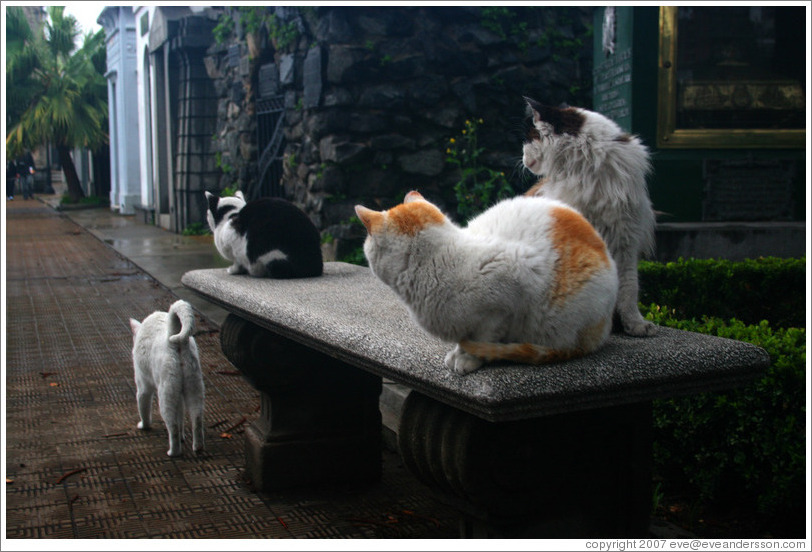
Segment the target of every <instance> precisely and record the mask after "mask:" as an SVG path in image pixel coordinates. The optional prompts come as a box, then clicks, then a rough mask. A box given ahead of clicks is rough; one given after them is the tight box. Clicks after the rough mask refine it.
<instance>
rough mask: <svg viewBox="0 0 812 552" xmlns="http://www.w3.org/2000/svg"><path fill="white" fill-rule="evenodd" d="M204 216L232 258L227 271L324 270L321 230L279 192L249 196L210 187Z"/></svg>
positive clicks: (301, 273)
mask: <svg viewBox="0 0 812 552" xmlns="http://www.w3.org/2000/svg"><path fill="white" fill-rule="evenodd" d="M206 200H207V201H208V203H209V209H208V211H207V212H206V219H207V220H208V223H209V227H210V228H211V231H212V232H213V233H214V245H215V246H216V247H217V251H218V252H219V253H220V255H222V256H223V257H224V258H225V259H227V260H229V261H231V262H232V263H233V264H232V265H231V266H230V267H229V268H228V273H229V274H244V273H246V272H247V273H248V274H250V275H251V276H255V277H267V278H309V277H312V276H321V274H322V271H323V269H324V263H323V262H322V256H321V238H320V236H319V231H318V230H317V229H316V227H315V225H314V224H313V222H312V221H311V220H310V219H309V218H308V216H307V215H306V214H305V213H304V212H303V211H302V210H301V209H299V208H298V207H296V206H295V205H293V204H292V203H290V202H289V201H286V200H284V199H281V198H262V199H256V200H254V201H248V202H246V201H245V197H244V196H243V194H242V192H239V191H238V192H237V193H236V195H234V196H231V197H217V196H215V195H213V194H210V193H209V192H206Z"/></svg>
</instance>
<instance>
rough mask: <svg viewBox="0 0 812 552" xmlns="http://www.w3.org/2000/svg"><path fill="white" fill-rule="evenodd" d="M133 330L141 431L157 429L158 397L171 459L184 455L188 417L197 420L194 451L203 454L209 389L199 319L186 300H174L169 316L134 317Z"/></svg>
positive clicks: (194, 422) (139, 426) (193, 429)
mask: <svg viewBox="0 0 812 552" xmlns="http://www.w3.org/2000/svg"><path fill="white" fill-rule="evenodd" d="M130 328H131V329H132V332H133V366H134V368H135V386H136V389H137V398H138V413H139V414H140V416H141V421H140V422H138V429H149V428H150V426H151V425H152V399H153V398H154V397H155V394H156V393H157V394H158V407H159V409H160V411H161V418H162V419H163V421H164V423H165V424H166V430H167V432H168V433H169V451H168V452H167V454H168V455H169V456H178V455H179V454H181V453H182V452H183V446H182V444H181V442H182V439H183V422H184V418H185V413H186V412H188V413H189V418H190V419H191V421H192V450H194V451H195V452H199V451H201V450H203V402H204V398H205V397H204V396H205V386H204V384H203V374H202V372H201V371H200V358H199V355H198V351H197V343H195V338H194V337H192V333H193V332H194V329H195V316H194V311H193V310H192V306H191V305H190V304H189V303H187V302H186V301H182V300H180V301H175V302H174V303H173V304H172V306H171V307H169V312H162V311H156V312H153V313H152V314H150V315H149V316H147V317H146V318H145V319H144V321H143V322H138V321H137V320H135V319H132V318H130Z"/></svg>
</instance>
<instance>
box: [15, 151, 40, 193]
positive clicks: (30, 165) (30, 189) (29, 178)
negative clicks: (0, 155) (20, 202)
mask: <svg viewBox="0 0 812 552" xmlns="http://www.w3.org/2000/svg"><path fill="white" fill-rule="evenodd" d="M35 172H36V170H35V169H34V156H32V155H31V152H30V151H29V152H27V153H26V154H25V155H24V156H23V157H22V158H20V159H19V160H17V174H18V175H19V178H20V187H21V188H22V191H23V199H28V198H33V197H34V173H35Z"/></svg>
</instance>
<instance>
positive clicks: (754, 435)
mask: <svg viewBox="0 0 812 552" xmlns="http://www.w3.org/2000/svg"><path fill="white" fill-rule="evenodd" d="M747 265H748V266H752V264H751V263H747ZM730 267H731V271H732V273H734V274H741V272H740V271H738V270H737V269H739V268H740V267H735V266H732V265H730ZM683 281H684V282H686V283H684V284H683V285H687V280H683ZM732 285H733V287H738V286H739V282H732ZM694 287H697V286H693V287H692V286H687V288H686V291H688V292H690V291H691V290H692V289H693V288H694ZM698 287H703V286H702V285H701V284H699V285H698ZM722 287H724V286H722ZM717 291H718V292H719V293H720V294H722V295H724V294H726V293H728V291H727V290H722V289H718V290H717ZM652 293H653V291H652ZM677 295H679V294H675V296H677ZM643 311H644V314H645V315H646V318H647V319H649V320H652V321H654V322H655V323H657V324H660V325H663V326H668V327H673V328H678V329H682V330H687V331H693V332H699V333H703V334H709V335H716V336H720V337H726V338H730V339H737V340H740V341H746V342H749V343H753V344H754V345H757V346H759V347H762V348H764V349H765V350H766V351H767V352H768V353H769V355H770V360H771V366H770V367H769V368H768V370H767V372H766V373H765V375H764V377H763V378H762V379H760V380H758V381H755V382H753V383H752V384H751V385H749V386H747V387H744V388H741V389H735V390H731V391H728V392H724V393H719V392H716V393H705V394H700V395H694V396H690V397H678V398H673V399H668V400H660V401H655V403H654V432H655V434H654V467H655V473H656V474H657V475H659V476H660V477H661V478H662V480H663V483H662V488H663V490H664V491H665V492H666V493H671V494H684V495H687V496H693V497H694V500H695V504H694V508H695V509H696V511H697V512H701V511H703V510H708V509H710V508H720V509H733V508H736V509H739V510H750V511H754V512H757V513H758V514H759V515H760V517H761V518H762V519H763V520H765V521H764V522H765V524H766V525H767V526H769V529H770V530H771V531H773V532H775V533H783V534H786V535H796V536H797V535H798V534H803V524H804V519H805V517H804V504H805V494H804V493H805V469H806V460H805V432H806V427H805V418H806V414H805V412H806V397H805V374H806V345H805V344H806V330H805V329H804V328H778V329H773V328H772V327H771V325H770V324H769V322H767V321H761V322H759V323H758V324H745V323H744V322H742V321H741V320H737V319H730V320H727V321H725V320H723V319H721V318H718V317H707V316H703V317H701V318H700V319H696V318H692V319H688V320H686V319H680V317H679V311H678V310H676V309H669V308H668V307H662V306H658V305H656V304H652V305H651V306H650V307H648V308H644V309H643ZM776 536H779V535H776Z"/></svg>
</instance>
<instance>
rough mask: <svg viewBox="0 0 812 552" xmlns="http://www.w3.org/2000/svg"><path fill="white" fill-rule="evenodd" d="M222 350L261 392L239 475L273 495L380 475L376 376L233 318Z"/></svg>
mask: <svg viewBox="0 0 812 552" xmlns="http://www.w3.org/2000/svg"><path fill="white" fill-rule="evenodd" d="M220 339H221V344H222V348H223V352H224V353H225V355H226V356H227V357H228V359H229V360H230V361H231V362H232V363H233V364H234V365H235V366H236V367H237V368H239V370H240V371H241V372H242V373H243V375H244V376H245V377H246V378H247V379H248V381H249V382H250V383H251V384H252V385H253V386H254V387H256V388H257V389H258V390H259V391H260V392H261V402H260V406H261V410H260V416H259V418H258V419H257V420H256V421H255V422H254V423H253V424H252V425H251V426H249V428H248V430H247V432H246V439H247V443H246V453H245V454H246V471H247V473H248V476H249V477H250V479H251V481H252V483H253V485H254V487H255V488H257V489H259V490H263V491H275V490H280V489H286V488H291V487H298V486H308V485H318V484H322V483H333V482H376V481H378V480H380V477H381V439H382V437H381V414H380V411H379V408H378V398H379V396H380V393H381V378H380V377H378V376H374V375H371V374H369V373H367V372H364V371H363V370H359V369H358V368H355V367H353V366H350V365H348V364H345V363H344V362H341V361H339V360H337V359H335V358H332V357H330V356H328V355H325V354H322V353H319V352H318V351H315V350H314V349H311V348H309V347H306V346H304V345H301V344H299V343H297V342H295V341H292V340H290V339H287V338H285V337H282V336H281V335H278V334H275V333H273V332H270V331H268V330H265V329H264V328H261V327H259V326H257V325H255V324H253V323H251V322H248V321H246V320H245V319H242V318H240V317H238V316H236V315H234V314H229V315H228V317H227V318H226V320H225V322H224V323H223V326H222V329H221V334H220Z"/></svg>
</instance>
